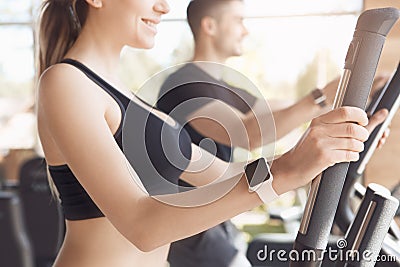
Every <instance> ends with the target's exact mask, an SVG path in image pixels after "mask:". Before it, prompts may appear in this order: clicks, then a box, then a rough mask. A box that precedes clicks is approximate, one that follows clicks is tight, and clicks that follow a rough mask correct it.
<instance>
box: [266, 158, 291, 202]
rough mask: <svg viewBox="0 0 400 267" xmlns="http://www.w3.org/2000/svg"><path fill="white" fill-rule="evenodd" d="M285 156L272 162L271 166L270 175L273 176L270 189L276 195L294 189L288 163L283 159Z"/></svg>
mask: <svg viewBox="0 0 400 267" xmlns="http://www.w3.org/2000/svg"><path fill="white" fill-rule="evenodd" d="M285 158H286V157H285V155H283V156H282V157H280V158H278V159H276V160H274V161H273V163H272V165H271V173H272V175H273V176H274V180H273V181H272V187H273V189H274V190H275V192H276V193H277V194H278V195H281V194H283V193H286V192H288V191H290V190H293V189H295V188H296V187H293V181H292V180H293V179H292V177H293V176H294V175H293V174H292V168H291V166H290V163H289V162H288V161H287V160H286V159H285Z"/></svg>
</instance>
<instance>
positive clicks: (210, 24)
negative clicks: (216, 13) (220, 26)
mask: <svg viewBox="0 0 400 267" xmlns="http://www.w3.org/2000/svg"><path fill="white" fill-rule="evenodd" d="M201 29H202V31H203V32H204V33H205V34H207V35H210V36H215V35H216V33H217V20H216V19H215V18H213V17H210V16H207V17H204V18H203V19H202V20H201Z"/></svg>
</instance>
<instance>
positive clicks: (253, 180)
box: [245, 158, 270, 188]
mask: <svg viewBox="0 0 400 267" xmlns="http://www.w3.org/2000/svg"><path fill="white" fill-rule="evenodd" d="M245 174H246V178H247V182H248V184H249V187H250V188H254V187H255V186H257V185H259V184H261V183H263V182H264V181H267V180H268V179H269V178H270V173H269V167H268V164H267V162H266V161H265V159H264V158H260V159H257V160H255V161H253V162H252V163H250V164H248V165H247V166H246V168H245Z"/></svg>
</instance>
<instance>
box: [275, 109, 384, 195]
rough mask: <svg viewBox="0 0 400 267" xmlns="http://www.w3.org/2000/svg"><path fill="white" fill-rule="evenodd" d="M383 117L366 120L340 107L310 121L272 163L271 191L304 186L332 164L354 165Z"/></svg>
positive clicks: (361, 113) (360, 112) (381, 113)
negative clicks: (299, 137) (295, 141)
mask: <svg viewBox="0 0 400 267" xmlns="http://www.w3.org/2000/svg"><path fill="white" fill-rule="evenodd" d="M387 114H388V112H387V110H381V111H379V112H377V113H376V114H375V115H374V116H372V117H371V118H370V120H368V117H367V114H366V113H365V112H364V111H363V110H361V109H359V108H355V107H341V108H338V109H335V110H332V111H330V112H328V113H326V114H324V115H321V116H319V117H317V118H315V119H314V120H312V122H311V124H310V127H309V128H308V130H307V131H306V132H305V134H304V135H303V137H302V138H301V139H300V141H299V142H298V143H297V145H296V146H295V147H294V148H293V149H292V150H290V151H289V152H288V153H286V154H284V155H283V156H282V157H280V158H279V159H277V160H275V161H274V163H273V165H272V167H271V171H272V173H273V175H274V182H273V187H274V189H275V191H276V192H277V193H278V194H282V193H284V192H287V191H290V190H293V189H295V188H298V187H301V186H304V185H306V184H308V183H309V182H310V181H311V180H312V179H313V178H315V177H316V176H317V175H318V174H320V173H321V172H322V171H323V170H325V169H326V168H328V167H330V166H333V165H334V164H336V163H339V162H350V161H357V160H358V158H359V153H360V152H361V151H363V150H364V144H363V143H364V142H365V141H366V140H367V139H368V137H369V134H370V133H371V132H372V130H373V129H374V128H375V127H376V126H377V125H379V124H380V123H382V122H383V121H384V120H385V118H386V116H387ZM281 177H285V178H284V179H281Z"/></svg>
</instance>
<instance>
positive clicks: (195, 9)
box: [186, 0, 243, 39]
mask: <svg viewBox="0 0 400 267" xmlns="http://www.w3.org/2000/svg"><path fill="white" fill-rule="evenodd" d="M233 1H241V2H242V1H243V0H192V1H190V3H189V5H188V7H187V10H186V11H187V12H186V15H187V20H188V23H189V26H190V29H191V31H192V33H193V37H194V39H196V38H197V35H198V32H199V29H200V27H201V20H202V19H203V18H204V17H207V16H211V17H212V16H213V15H214V16H215V13H216V12H217V14H218V8H220V7H221V6H223V5H224V4H226V3H229V2H233Z"/></svg>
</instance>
